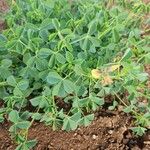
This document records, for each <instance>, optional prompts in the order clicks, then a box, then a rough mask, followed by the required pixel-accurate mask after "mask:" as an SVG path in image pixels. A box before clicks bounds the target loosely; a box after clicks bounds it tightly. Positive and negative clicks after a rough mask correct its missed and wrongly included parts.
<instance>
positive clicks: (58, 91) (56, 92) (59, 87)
mask: <svg viewBox="0 0 150 150" xmlns="http://www.w3.org/2000/svg"><path fill="white" fill-rule="evenodd" d="M52 94H53V96H60V97H65V96H66V92H65V90H64V86H63V83H62V82H59V83H58V84H56V85H55V86H54V87H53V91H52Z"/></svg>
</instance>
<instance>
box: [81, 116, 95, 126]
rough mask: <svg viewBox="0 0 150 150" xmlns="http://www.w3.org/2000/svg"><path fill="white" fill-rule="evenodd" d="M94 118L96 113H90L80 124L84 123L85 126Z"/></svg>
mask: <svg viewBox="0 0 150 150" xmlns="http://www.w3.org/2000/svg"><path fill="white" fill-rule="evenodd" d="M93 120H94V114H90V115H87V116H84V117H83V118H82V119H81V121H80V125H84V126H85V127H86V126H88V125H89V124H90V123H91V122H92V121H93Z"/></svg>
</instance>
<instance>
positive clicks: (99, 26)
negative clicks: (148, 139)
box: [0, 0, 150, 149]
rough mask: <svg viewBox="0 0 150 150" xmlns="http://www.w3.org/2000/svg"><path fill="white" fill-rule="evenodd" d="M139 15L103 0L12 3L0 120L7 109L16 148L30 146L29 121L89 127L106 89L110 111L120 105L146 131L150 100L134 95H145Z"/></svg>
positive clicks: (2, 54)
mask: <svg viewBox="0 0 150 150" xmlns="http://www.w3.org/2000/svg"><path fill="white" fill-rule="evenodd" d="M147 10H148V9H147ZM141 17H142V16H141V15H140V14H139V17H138V18H137V17H135V16H134V14H131V13H129V12H128V11H125V9H124V8H123V6H121V5H115V6H114V7H111V8H108V7H107V6H106V4H105V2H104V1H100V0H81V1H80V0H77V1H74V2H72V3H68V1H67V0H25V1H22V0H16V2H14V1H13V3H12V5H11V9H10V12H9V13H8V14H7V16H6V22H7V25H8V27H7V29H6V30H5V31H3V34H1V35H0V99H2V101H3V102H4V107H3V108H1V109H0V121H1V122H3V121H4V116H5V114H8V116H9V117H8V119H9V120H10V121H11V122H12V123H13V126H11V128H10V131H11V132H12V134H13V135H14V137H15V138H16V140H17V142H18V144H20V145H19V146H18V149H22V148H24V149H30V148H31V147H33V146H34V145H35V143H36V142H35V141H34V140H33V141H27V136H28V129H29V127H30V126H31V125H32V123H33V122H34V120H39V121H40V122H45V123H46V124H47V125H51V126H52V127H53V129H57V128H60V127H62V129H63V130H67V131H68V130H74V129H76V128H77V127H78V126H81V125H84V126H87V125H89V124H90V122H91V121H92V120H93V119H94V114H93V113H92V111H96V110H97V109H98V108H99V107H100V106H102V105H103V104H104V103H105V97H106V96H107V95H113V96H114V103H113V106H110V107H109V108H110V109H114V108H115V107H116V106H117V105H118V103H120V102H121V103H123V104H124V106H125V108H124V111H125V112H127V113H132V114H133V115H134V117H135V118H136V120H137V121H136V124H137V126H138V127H136V128H134V129H133V130H134V131H135V132H136V133H137V134H138V135H142V134H143V133H144V132H145V130H146V128H144V127H147V126H148V125H149V123H150V115H149V114H150V108H149V102H148V103H146V104H145V105H141V103H140V102H139V98H140V97H145V98H147V99H149V98H150V97H149V96H150V93H149V90H148V89H147V88H146V84H145V83H146V80H147V78H148V74H146V73H145V72H144V68H143V65H142V63H144V64H145V63H149V62H150V59H149V56H150V52H149V49H148V46H147V45H148V44H149V38H148V37H145V38H142V37H141V31H140V29H139V28H140V21H141ZM141 91H142V92H141ZM124 93H127V96H126V97H125V95H123V94H124ZM122 95H123V97H122ZM59 102H60V103H63V106H62V107H61V106H59V105H58V103H59ZM65 106H67V109H66V107H65Z"/></svg>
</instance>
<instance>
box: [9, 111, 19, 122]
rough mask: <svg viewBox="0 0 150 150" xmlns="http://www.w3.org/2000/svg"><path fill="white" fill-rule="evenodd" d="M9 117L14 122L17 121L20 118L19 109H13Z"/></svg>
mask: <svg viewBox="0 0 150 150" xmlns="http://www.w3.org/2000/svg"><path fill="white" fill-rule="evenodd" d="M8 119H9V120H10V121H11V122H13V123H17V122H18V121H19V119H20V118H19V113H18V111H16V110H12V111H11V112H10V113H9V115H8Z"/></svg>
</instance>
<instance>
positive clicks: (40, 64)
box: [35, 58, 48, 71]
mask: <svg viewBox="0 0 150 150" xmlns="http://www.w3.org/2000/svg"><path fill="white" fill-rule="evenodd" d="M35 64H36V68H37V70H39V71H43V70H46V69H47V68H48V61H47V60H46V59H40V58H36V62H35Z"/></svg>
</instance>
